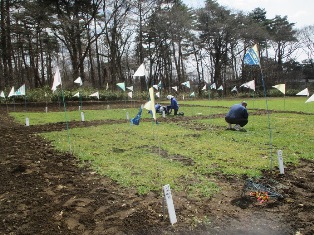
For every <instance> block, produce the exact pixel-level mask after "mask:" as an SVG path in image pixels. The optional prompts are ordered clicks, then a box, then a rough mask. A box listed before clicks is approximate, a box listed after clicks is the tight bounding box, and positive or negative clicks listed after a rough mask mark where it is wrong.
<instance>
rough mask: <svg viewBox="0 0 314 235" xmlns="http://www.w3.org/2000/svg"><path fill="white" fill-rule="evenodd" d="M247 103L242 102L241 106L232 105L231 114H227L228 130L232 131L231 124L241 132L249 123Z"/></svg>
mask: <svg viewBox="0 0 314 235" xmlns="http://www.w3.org/2000/svg"><path fill="white" fill-rule="evenodd" d="M246 106H247V103H246V102H245V101H242V102H241V104H235V105H232V106H231V108H230V110H229V112H228V113H227V115H226V117H225V120H226V122H227V123H228V129H232V126H231V124H236V125H235V126H234V129H235V130H241V128H242V127H244V126H245V125H246V124H247V123H248V122H249V120H248V118H249V114H248V112H247V109H246Z"/></svg>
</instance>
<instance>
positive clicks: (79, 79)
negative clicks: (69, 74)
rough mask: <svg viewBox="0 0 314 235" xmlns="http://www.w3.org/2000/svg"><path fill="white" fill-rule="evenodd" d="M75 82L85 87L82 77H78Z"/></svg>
mask: <svg viewBox="0 0 314 235" xmlns="http://www.w3.org/2000/svg"><path fill="white" fill-rule="evenodd" d="M74 82H75V83H78V84H80V86H82V85H83V81H82V78H81V77H78V78H77V79H76V80H75V81H74Z"/></svg>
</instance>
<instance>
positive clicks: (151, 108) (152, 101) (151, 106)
mask: <svg viewBox="0 0 314 235" xmlns="http://www.w3.org/2000/svg"><path fill="white" fill-rule="evenodd" d="M149 98H150V101H148V102H146V103H145V104H144V108H145V109H147V110H149V111H152V114H153V118H154V120H155V121H156V109H155V97H154V88H153V87H151V88H149Z"/></svg>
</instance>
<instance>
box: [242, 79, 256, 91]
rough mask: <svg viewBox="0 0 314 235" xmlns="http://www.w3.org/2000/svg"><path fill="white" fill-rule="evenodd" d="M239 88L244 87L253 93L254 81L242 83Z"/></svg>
mask: <svg viewBox="0 0 314 235" xmlns="http://www.w3.org/2000/svg"><path fill="white" fill-rule="evenodd" d="M240 87H246V88H249V89H251V90H254V91H255V80H252V81H249V82H246V83H243V84H242V85H241V86H240Z"/></svg>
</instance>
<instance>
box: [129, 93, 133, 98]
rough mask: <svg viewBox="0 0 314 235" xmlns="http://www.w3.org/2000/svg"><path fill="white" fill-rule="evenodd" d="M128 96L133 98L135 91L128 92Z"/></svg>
mask: <svg viewBox="0 0 314 235" xmlns="http://www.w3.org/2000/svg"><path fill="white" fill-rule="evenodd" d="M128 96H129V97H130V98H131V99H132V96H133V92H132V91H130V92H129V93H128Z"/></svg>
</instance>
